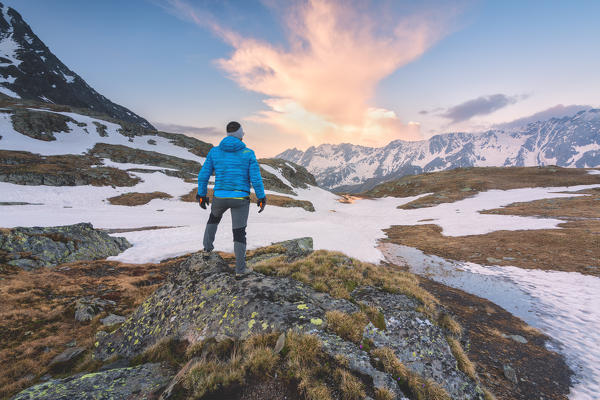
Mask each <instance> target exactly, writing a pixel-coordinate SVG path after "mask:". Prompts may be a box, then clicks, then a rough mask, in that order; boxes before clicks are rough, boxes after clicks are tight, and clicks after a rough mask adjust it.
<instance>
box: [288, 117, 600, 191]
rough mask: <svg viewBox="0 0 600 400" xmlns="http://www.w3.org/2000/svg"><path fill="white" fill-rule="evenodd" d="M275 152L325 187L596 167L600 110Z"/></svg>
mask: <svg viewBox="0 0 600 400" xmlns="http://www.w3.org/2000/svg"><path fill="white" fill-rule="evenodd" d="M277 157H279V158H282V159H285V160H288V161H292V162H294V163H297V164H299V165H302V166H303V167H306V168H307V169H308V171H310V172H311V173H313V174H314V175H315V177H316V178H317V182H318V183H319V184H320V185H322V186H324V187H326V188H330V189H335V190H339V191H349V192H360V191H364V190H369V189H371V188H373V187H374V186H376V185H377V184H379V183H382V182H385V181H389V180H391V179H395V178H399V177H402V176H404V175H409V174H419V173H423V172H433V171H441V170H446V169H453V168H460V167H472V166H477V167H488V166H537V165H551V164H552V165H558V166H562V167H578V168H584V167H588V168H589V167H596V166H599V165H600V109H590V110H587V111H581V112H579V113H577V114H575V115H574V116H571V117H564V118H552V119H550V120H548V121H539V122H536V123H531V124H528V125H527V126H525V127H522V128H520V129H514V130H508V131H505V130H490V131H487V132H483V133H449V134H444V135H436V136H433V137H432V138H430V139H429V140H423V141H417V142H406V141H402V140H396V141H393V142H390V143H389V144H388V145H387V146H385V147H382V148H371V147H364V146H356V145H352V144H348V143H343V144H339V145H331V144H323V145H320V146H318V147H310V148H309V149H307V150H306V151H305V152H302V151H300V150H297V149H291V150H286V151H284V152H283V153H281V154H279V155H278V156H277Z"/></svg>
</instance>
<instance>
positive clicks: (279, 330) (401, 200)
mask: <svg viewBox="0 0 600 400" xmlns="http://www.w3.org/2000/svg"><path fill="white" fill-rule="evenodd" d="M148 118H149V119H150V120H151V121H152V119H151V118H150V116H148ZM157 125H158V124H157ZM599 127H600V111H599V110H594V109H590V110H586V111H583V112H580V113H578V114H576V115H573V116H570V117H565V118H561V119H551V120H548V121H543V122H536V123H532V124H529V125H527V126H526V127H523V128H520V129H512V130H505V131H502V130H493V131H489V132H485V133H481V134H466V133H454V134H447V135H438V136H435V137H433V138H431V139H429V140H427V141H422V142H402V141H395V142H392V143H390V144H389V145H388V146H386V147H384V148H381V149H372V148H366V147H361V146H354V145H351V144H340V145H321V146H318V147H316V148H310V149H308V150H307V151H306V152H301V151H299V150H295V149H294V150H288V151H286V152H284V153H282V154H280V155H279V156H278V157H276V158H263V159H259V160H258V162H259V165H260V170H261V175H262V178H263V182H264V185H265V189H266V194H267V199H268V202H267V207H266V208H265V209H264V212H262V213H260V214H258V212H257V207H256V205H255V203H256V200H257V199H256V197H255V196H254V194H252V195H251V201H252V202H251V209H250V215H249V218H248V226H247V236H248V252H247V262H248V265H250V266H251V267H252V268H253V271H252V272H251V273H250V274H248V275H247V276H245V277H243V278H241V279H240V277H239V276H237V277H236V276H234V274H233V270H234V264H235V257H234V256H233V254H232V253H233V243H232V232H231V229H230V225H231V221H230V216H229V214H228V213H226V214H225V215H224V217H223V221H222V222H221V225H220V228H219V230H218V232H217V234H216V241H215V251H213V252H211V253H210V254H206V253H204V252H201V251H200V250H202V248H201V246H202V245H201V243H202V237H203V233H204V227H205V226H206V223H207V221H208V220H209V210H202V209H201V208H200V207H199V206H198V203H197V201H196V198H195V195H196V191H197V174H198V171H199V170H200V168H201V167H202V165H203V163H204V162H205V160H206V156H207V154H208V152H209V151H210V149H211V148H213V146H216V145H217V143H208V142H206V141H203V140H199V139H198V138H196V137H191V136H187V135H183V134H178V133H170V132H163V131H160V130H157V129H155V128H154V127H153V126H152V125H151V124H150V123H149V122H148V120H146V119H145V117H142V116H138V115H136V114H135V113H134V112H133V111H131V110H129V109H128V108H125V107H123V106H121V105H118V104H115V103H113V102H112V101H110V100H108V99H107V98H106V97H104V96H102V95H101V94H99V93H98V92H97V91H96V90H94V89H93V88H91V87H90V86H89V85H88V84H87V83H86V82H85V81H84V80H83V78H82V77H80V76H79V75H78V74H77V73H76V72H74V71H72V70H71V69H69V68H68V67H67V66H66V65H64V64H63V63H62V62H61V61H60V60H59V59H58V58H57V57H56V56H55V55H54V54H53V53H52V52H51V51H50V49H48V47H47V46H46V45H45V44H44V43H43V42H42V40H41V39H40V38H38V37H37V36H36V34H35V33H34V32H33V30H32V29H31V28H30V27H29V25H28V24H27V23H26V22H25V21H24V20H23V18H22V17H21V15H20V14H19V13H18V12H17V11H16V10H14V9H12V8H9V7H6V6H4V5H3V4H1V3H0V298H1V299H2V301H0V338H1V340H0V364H1V365H2V366H3V368H2V369H1V370H0V399H2V400H8V399H11V400H25V399H41V400H55V399H65V400H66V399H82V400H88V399H89V400H91V399H114V400H119V399H130V400H133V399H139V400H141V399H199V400H200V399H204V400H208V399H213V400H214V399H234V400H253V399H273V400H284V399H288V400H301V399H307V400H333V399H344V400H358V399H370V400H373V399H375V400H407V399H408V400H426V399H435V400H451V399H461V400H463V399H477V400H493V399H501V400H514V399H517V400H528V399H546V400H550V399H552V400H566V399H585V400H587V399H593V398H596V397H595V396H597V393H600V383H599V382H600V348H599V347H598V343H599V342H600V303H599V301H598V293H600V265H599V264H598V260H600V246H599V245H598V238H599V237H600V207H599V206H598V204H599V201H600V169H598V168H597V167H598V165H599V161H600V145H599V143H600V142H599V138H600V134H599ZM246 134H247V135H252V134H253V132H252V131H250V130H249V131H248V132H247V133H246ZM550 164H552V165H550ZM465 167H469V168H465ZM213 185H214V180H213V179H212V178H211V181H210V182H209V189H208V194H209V197H212V190H213ZM332 189H335V190H337V191H344V192H346V193H345V194H336V193H334V192H332V191H331V190H332ZM348 192H361V193H359V194H355V195H351V194H349V193H348Z"/></svg>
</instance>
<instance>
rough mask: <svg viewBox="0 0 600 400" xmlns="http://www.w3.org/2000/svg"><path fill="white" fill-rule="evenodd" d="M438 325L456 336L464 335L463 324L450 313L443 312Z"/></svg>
mask: <svg viewBox="0 0 600 400" xmlns="http://www.w3.org/2000/svg"><path fill="white" fill-rule="evenodd" d="M438 325H439V326H440V327H442V328H443V329H445V330H447V331H448V332H450V333H451V334H453V335H455V336H460V335H462V332H463V329H462V326H460V324H459V323H458V322H456V320H455V319H454V318H452V317H451V316H450V315H449V314H446V313H441V314H440V316H439V318H438Z"/></svg>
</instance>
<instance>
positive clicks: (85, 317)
mask: <svg viewBox="0 0 600 400" xmlns="http://www.w3.org/2000/svg"><path fill="white" fill-rule="evenodd" d="M115 304H116V303H115V302H114V301H112V300H102V299H98V298H89V297H84V298H82V299H79V300H77V302H76V303H75V320H77V321H79V322H85V321H91V320H92V319H93V318H94V317H95V316H96V315H98V314H100V313H101V312H102V311H104V307H106V306H107V305H112V306H114V305H115ZM107 318H108V317H107Z"/></svg>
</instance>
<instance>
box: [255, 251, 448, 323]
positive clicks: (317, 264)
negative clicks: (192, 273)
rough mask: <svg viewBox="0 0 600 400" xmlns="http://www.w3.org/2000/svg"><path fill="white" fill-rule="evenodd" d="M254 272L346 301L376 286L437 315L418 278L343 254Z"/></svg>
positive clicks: (316, 255)
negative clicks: (360, 289) (283, 278)
mask: <svg viewBox="0 0 600 400" xmlns="http://www.w3.org/2000/svg"><path fill="white" fill-rule="evenodd" d="M254 269H255V270H256V271H258V272H261V273H263V274H267V275H279V276H291V277H292V278H294V279H296V280H299V281H301V282H304V283H306V284H307V285H310V286H312V287H314V288H315V289H316V290H319V291H323V292H327V293H329V294H330V295H332V296H333V297H337V298H344V299H349V298H350V293H351V292H352V291H353V290H354V289H355V288H356V287H358V286H361V285H364V286H374V287H378V288H380V289H382V290H385V291H387V292H391V293H402V294H405V295H407V296H411V297H413V298H415V299H417V300H419V301H420V302H421V303H422V304H423V308H424V311H425V312H427V313H428V314H430V315H433V314H435V309H436V304H437V300H436V298H435V297H434V296H432V295H431V294H430V293H429V292H427V291H426V290H424V289H423V288H421V287H420V286H419V280H418V278H417V277H416V276H415V275H413V274H411V273H408V272H405V271H403V270H402V269H401V268H400V267H397V266H393V265H388V266H376V265H373V264H369V263H364V262H361V261H359V260H356V259H353V258H350V257H348V256H345V255H344V254H341V253H337V252H329V251H325V250H318V251H315V252H313V253H312V254H310V255H309V256H307V257H305V258H303V259H300V260H297V261H295V262H292V263H287V262H285V260H284V259H283V257H281V258H279V259H270V260H268V261H266V262H260V263H257V264H256V265H255V266H254Z"/></svg>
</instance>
